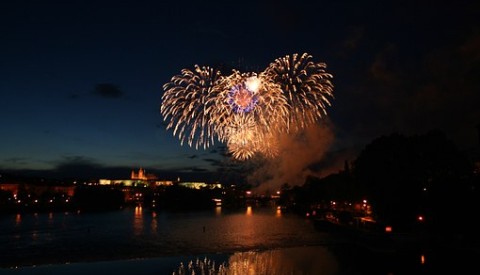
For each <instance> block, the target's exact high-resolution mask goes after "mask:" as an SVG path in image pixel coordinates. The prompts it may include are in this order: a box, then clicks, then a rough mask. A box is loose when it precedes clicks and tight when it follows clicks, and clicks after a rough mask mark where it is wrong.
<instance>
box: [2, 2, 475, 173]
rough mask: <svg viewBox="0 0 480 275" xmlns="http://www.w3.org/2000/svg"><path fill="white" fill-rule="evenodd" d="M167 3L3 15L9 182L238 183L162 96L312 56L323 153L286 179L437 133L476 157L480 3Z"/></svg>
mask: <svg viewBox="0 0 480 275" xmlns="http://www.w3.org/2000/svg"><path fill="white" fill-rule="evenodd" d="M172 2H175V4H173V3H172V4H170V3H164V2H163V1H121V0H118V1H79V0H72V1H33V0H32V1H2V3H1V4H0V22H1V24H0V42H1V43H0V53H1V58H0V95H1V96H0V123H1V125H2V129H3V130H2V133H1V135H0V170H5V171H12V170H28V171H29V173H30V174H32V173H33V172H37V173H36V174H37V175H40V172H41V173H43V174H44V175H47V176H52V175H54V176H72V177H90V176H92V177H101V178H128V177H129V173H130V171H131V169H138V168H139V167H143V168H146V169H147V172H155V173H156V174H157V176H159V177H160V178H162V177H164V178H168V177H171V176H175V177H176V176H182V177H184V179H189V178H190V179H198V180H222V179H225V178H228V175H229V174H230V173H231V172H233V171H235V170H236V168H235V166H232V162H231V161H230V160H229V159H228V158H226V157H224V156H222V154H221V152H222V146H220V145H221V144H218V147H214V148H211V149H210V150H194V149H191V148H189V147H186V146H183V147H182V146H180V142H179V140H178V139H177V138H176V137H173V135H172V132H171V131H167V130H166V129H165V125H164V124H163V123H162V120H163V119H162V117H161V114H160V112H159V106H160V104H161V96H162V93H163V89H162V86H163V84H165V83H166V82H168V81H169V80H170V78H171V77H172V76H173V75H175V74H178V73H179V72H180V70H181V69H182V68H192V67H193V65H194V64H199V65H208V66H213V67H215V66H224V67H234V68H235V67H237V68H247V69H249V70H251V71H261V70H263V69H264V68H265V67H267V66H268V64H269V63H270V62H272V61H273V60H274V59H276V58H278V57H283V56H285V55H287V54H293V53H303V52H307V53H309V54H311V55H312V56H313V59H314V60H315V61H318V62H325V63H326V64H327V70H328V71H329V72H330V73H332V74H333V75H334V79H333V83H334V85H335V88H334V95H335V99H334V100H333V101H332V106H331V107H330V108H329V109H328V113H329V117H328V126H324V127H328V129H324V130H323V132H321V133H320V135H323V136H322V137H320V139H322V140H318V142H317V143H318V144H320V145H321V146H322V149H319V151H316V152H317V153H316V154H313V155H312V154H311V155H309V157H308V158H303V159H304V160H305V161H304V162H302V163H300V164H298V163H297V164H298V165H297V166H292V165H289V164H288V163H289V162H288V161H285V162H284V163H282V164H280V166H278V167H282V165H286V167H290V168H284V169H287V170H289V171H290V170H292V169H293V170H295V169H296V170H298V171H293V173H294V174H295V175H297V176H299V175H305V173H308V171H306V170H308V169H311V167H313V166H315V165H313V164H314V163H318V162H322V163H323V164H322V165H320V166H321V167H322V169H324V170H323V171H324V172H323V174H325V173H326V171H334V170H335V169H337V168H338V167H342V165H343V164H342V163H343V162H344V161H345V159H346V158H350V159H351V158H353V157H354V156H355V154H356V153H358V150H359V149H361V148H363V146H364V145H365V144H367V143H369V142H370V141H372V140H373V139H374V138H376V137H379V136H381V135H388V134H390V133H392V132H399V133H402V134H405V135H414V134H424V133H425V132H426V131H428V130H430V129H434V128H438V129H441V130H443V131H444V132H445V133H446V135H447V136H448V137H449V138H451V139H452V140H453V141H454V142H455V143H456V144H457V146H458V147H459V148H461V149H462V150H472V148H478V135H477V132H476V125H477V124H478V123H480V108H479V107H478V106H479V103H480V100H479V99H480V85H479V84H480V5H479V4H478V3H479V2H478V1H455V2H448V3H440V1H421V0H420V1H351V3H349V2H339V1H273V0H268V1H266V0H264V1H252V2H251V3H249V2H248V1H236V2H234V1H232V2H228V4H227V3H223V4H218V3H216V2H217V1H213V2H209V1H194V2H193V3H190V1H172ZM224 2H227V1H224ZM302 2H306V3H308V4H302ZM309 2H317V3H316V4H312V3H309ZM307 147H308V146H307ZM302 148H304V147H301V146H297V147H295V150H297V151H301V150H302ZM295 156H296V157H297V158H299V157H300V156H302V154H300V153H299V154H298V155H295ZM306 167H310V168H306ZM322 169H317V171H315V172H312V173H317V174H321V173H322V171H320V170H322ZM18 172H20V171H18ZM206 172H208V173H212V174H213V176H208V177H207V175H202V174H198V173H206ZM310 172H311V171H310ZM22 173H27V172H26V171H23V172H22ZM253 173H255V172H253ZM189 174H191V175H190V176H188V175H189Z"/></svg>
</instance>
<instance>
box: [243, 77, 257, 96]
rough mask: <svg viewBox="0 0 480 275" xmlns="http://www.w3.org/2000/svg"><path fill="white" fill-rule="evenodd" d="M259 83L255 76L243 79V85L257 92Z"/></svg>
mask: <svg viewBox="0 0 480 275" xmlns="http://www.w3.org/2000/svg"><path fill="white" fill-rule="evenodd" d="M260 84H261V81H260V79H258V78H257V77H256V76H252V77H249V78H248V79H247V80H245V86H247V89H249V90H250V91H252V92H254V93H258V89H259V87H260Z"/></svg>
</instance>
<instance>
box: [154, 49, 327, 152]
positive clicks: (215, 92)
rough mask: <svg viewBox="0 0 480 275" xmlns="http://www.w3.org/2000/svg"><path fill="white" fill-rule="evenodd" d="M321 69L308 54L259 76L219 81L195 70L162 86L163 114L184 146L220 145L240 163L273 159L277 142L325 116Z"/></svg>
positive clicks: (220, 77) (216, 73) (236, 76)
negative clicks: (259, 159)
mask: <svg viewBox="0 0 480 275" xmlns="http://www.w3.org/2000/svg"><path fill="white" fill-rule="evenodd" d="M325 69H326V65H325V64H324V63H314V62H313V61H312V56H311V55H309V54H306V53H304V54H302V55H298V54H293V55H291V56H289V55H287V56H285V57H282V58H278V59H276V60H275V61H274V62H272V63H271V64H270V65H269V66H268V67H267V68H266V69H265V70H264V71H263V72H260V73H253V72H248V73H242V72H240V71H237V70H232V73H231V74H230V75H227V76H223V75H222V74H221V72H220V71H217V70H214V69H212V68H210V67H200V66H198V65H195V68H194V70H193V71H192V70H188V69H183V70H182V71H181V74H180V75H176V76H174V77H172V79H171V81H170V82H168V83H166V84H165V85H164V86H163V88H164V90H165V93H164V94H163V96H162V104H161V108H160V110H161V114H162V115H163V117H164V120H165V121H167V120H169V122H168V124H167V129H173V135H174V136H178V138H179V139H180V141H181V144H182V145H183V143H184V142H185V141H187V143H188V145H189V146H191V147H193V146H195V148H196V149H198V147H202V146H203V147H204V148H205V149H206V148H208V147H209V146H210V145H211V144H214V141H215V140H218V141H220V142H224V143H226V144H227V147H228V151H229V152H230V153H231V154H232V156H233V157H234V158H236V159H239V160H245V159H248V158H251V157H252V156H254V155H255V154H259V155H262V156H264V157H267V158H269V157H274V156H275V155H277V154H278V149H279V148H278V137H280V136H281V135H285V134H289V133H296V132H298V131H299V130H302V129H304V128H306V127H307V126H309V125H311V124H314V123H316V122H317V121H319V120H320V119H322V118H323V117H324V116H325V115H326V114H327V112H326V108H327V107H328V106H330V105H331V103H330V101H329V98H333V85H332V82H331V78H332V75H331V74H329V73H327V72H326V70H325Z"/></svg>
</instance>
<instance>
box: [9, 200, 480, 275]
mask: <svg viewBox="0 0 480 275" xmlns="http://www.w3.org/2000/svg"><path fill="white" fill-rule="evenodd" d="M0 228H1V231H0V274H69V275H73V274H89V275H94V274H174V273H175V274H181V273H182V268H181V266H182V265H183V266H184V269H183V270H184V271H185V274H191V272H190V273H188V272H187V271H188V264H189V263H190V264H191V266H193V268H197V270H196V274H199V272H198V271H199V270H200V268H201V267H204V268H211V269H212V268H216V270H218V267H219V265H222V267H224V269H223V270H224V271H225V272H224V273H223V274H239V275H240V274H325V275H327V274H332V275H333V274H437V273H438V272H440V271H443V272H445V271H449V272H451V273H450V274H479V273H478V265H476V264H474V263H475V262H476V261H478V260H480V259H479V258H477V257H478V255H476V254H475V252H473V251H463V250H451V249H450V248H445V247H442V248H441V249H431V248H426V249H423V250H415V251H408V252H405V253H403V252H402V253H384V252H377V251H371V250H368V249H365V248H364V247H358V246H355V245H352V244H350V243H348V242H345V240H342V239H339V238H338V237H333V236H331V235H330V234H328V233H326V232H321V231H318V230H316V229H315V227H314V226H313V224H312V222H311V220H309V219H306V218H302V217H299V216H297V215H294V214H287V213H282V212H281V211H280V210H277V209H275V208H248V209H245V210H241V211H235V212H227V211H225V210H222V209H221V208H217V209H215V210H212V211H203V212H188V213H186V212H180V213H171V212H152V211H150V210H144V209H142V208H127V209H124V210H121V211H115V212H103V213H39V214H33V213H31V214H17V215H9V216H3V217H1V218H0ZM472 269H473V270H472ZM475 269H476V270H475ZM467 271H468V272H467ZM470 272H473V273H470ZM206 274H208V273H206Z"/></svg>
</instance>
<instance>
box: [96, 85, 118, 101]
mask: <svg viewBox="0 0 480 275" xmlns="http://www.w3.org/2000/svg"><path fill="white" fill-rule="evenodd" d="M93 94H94V95H98V96H100V97H104V98H119V97H122V96H123V92H122V91H121V90H120V88H119V87H118V86H117V85H115V84H111V83H99V84H97V85H95V89H94V90H93Z"/></svg>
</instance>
